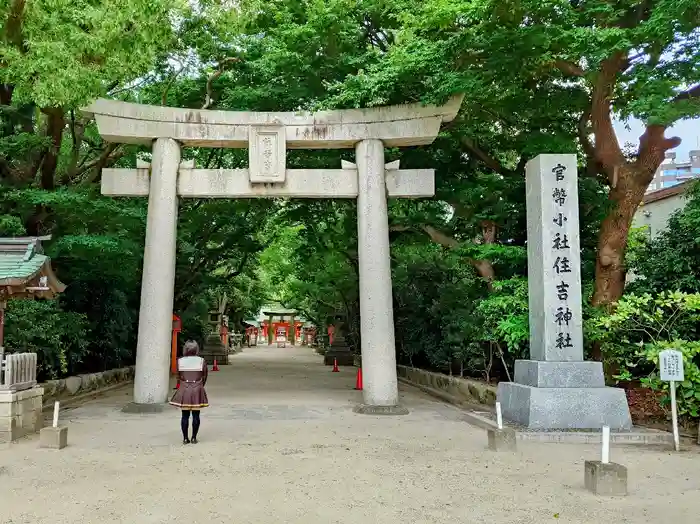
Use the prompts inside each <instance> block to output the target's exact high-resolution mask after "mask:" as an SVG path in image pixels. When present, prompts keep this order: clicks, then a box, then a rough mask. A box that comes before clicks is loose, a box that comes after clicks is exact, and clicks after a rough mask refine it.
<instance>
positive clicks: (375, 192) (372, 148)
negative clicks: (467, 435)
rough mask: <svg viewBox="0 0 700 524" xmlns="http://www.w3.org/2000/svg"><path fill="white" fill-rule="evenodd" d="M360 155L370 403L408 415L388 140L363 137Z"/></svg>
mask: <svg viewBox="0 0 700 524" xmlns="http://www.w3.org/2000/svg"><path fill="white" fill-rule="evenodd" d="M355 152H356V155H357V173H358V190H359V191H358V196H357V238H358V255H359V256H358V258H359V269H360V330H361V340H362V372H363V379H364V384H363V385H364V389H363V395H364V405H362V406H358V407H357V408H356V409H355V411H357V412H358V413H368V414H405V413H408V411H407V410H406V409H405V408H402V407H399V388H398V378H397V375H396V346H395V341H394V304H393V296H392V293H391V266H390V258H389V216H388V211H387V200H386V199H387V196H386V180H385V171H384V144H383V143H382V141H381V140H374V139H370V140H362V141H361V142H359V143H358V144H357V146H356V147H355Z"/></svg>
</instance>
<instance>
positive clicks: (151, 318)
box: [124, 138, 180, 412]
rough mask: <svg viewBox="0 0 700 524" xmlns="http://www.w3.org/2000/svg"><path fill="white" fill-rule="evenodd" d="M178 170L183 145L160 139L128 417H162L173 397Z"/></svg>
mask: <svg viewBox="0 0 700 524" xmlns="http://www.w3.org/2000/svg"><path fill="white" fill-rule="evenodd" d="M179 166H180V145H179V144H178V143H177V142H176V141H175V140H173V139H171V138H159V139H157V140H156V141H155V143H154V144H153V162H152V164H151V179H150V189H149V194H148V218H147V223H146V248H145V251H144V256H143V281H142V282H141V307H140V309H139V331H138V343H137V346H136V372H135V377H134V403H133V404H129V405H128V406H126V407H125V408H124V410H125V411H137V412H138V411H158V410H159V409H162V408H163V407H164V406H165V404H164V403H165V401H166V400H167V398H168V393H169V392H170V374H169V369H170V366H169V361H170V343H171V340H170V337H171V329H172V315H173V294H174V288H175V254H176V252H175V248H176V237H177V205H178V202H177V174H178V169H179Z"/></svg>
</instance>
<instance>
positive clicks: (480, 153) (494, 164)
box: [460, 136, 510, 175]
mask: <svg viewBox="0 0 700 524" xmlns="http://www.w3.org/2000/svg"><path fill="white" fill-rule="evenodd" d="M460 142H462V145H463V146H464V147H466V148H467V149H469V150H470V151H471V152H472V153H473V154H474V155H475V156H476V157H477V158H478V159H479V160H481V161H482V162H483V163H484V164H485V165H486V166H487V167H488V168H489V169H492V170H494V171H496V172H497V173H500V174H502V175H508V174H510V171H509V170H508V169H506V168H505V167H503V164H501V163H500V162H499V161H498V160H496V159H495V158H493V157H492V156H491V155H489V154H488V153H486V152H485V151H484V150H483V149H481V148H480V147H479V146H477V145H476V143H475V142H474V141H473V140H472V139H471V138H468V137H465V136H463V137H461V138H460Z"/></svg>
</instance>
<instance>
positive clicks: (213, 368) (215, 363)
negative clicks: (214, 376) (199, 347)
mask: <svg viewBox="0 0 700 524" xmlns="http://www.w3.org/2000/svg"><path fill="white" fill-rule="evenodd" d="M211 370H212V371H219V364H218V363H217V362H216V359H214V365H213V366H212V367H211Z"/></svg>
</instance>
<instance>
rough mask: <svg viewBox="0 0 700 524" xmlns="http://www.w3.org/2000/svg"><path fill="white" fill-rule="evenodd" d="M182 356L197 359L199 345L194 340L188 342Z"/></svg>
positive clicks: (183, 348)
mask: <svg viewBox="0 0 700 524" xmlns="http://www.w3.org/2000/svg"><path fill="white" fill-rule="evenodd" d="M182 354H183V355H185V356H186V357H196V356H197V355H199V344H197V342H195V341H194V340H188V341H187V342H185V345H184V346H183V347H182Z"/></svg>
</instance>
